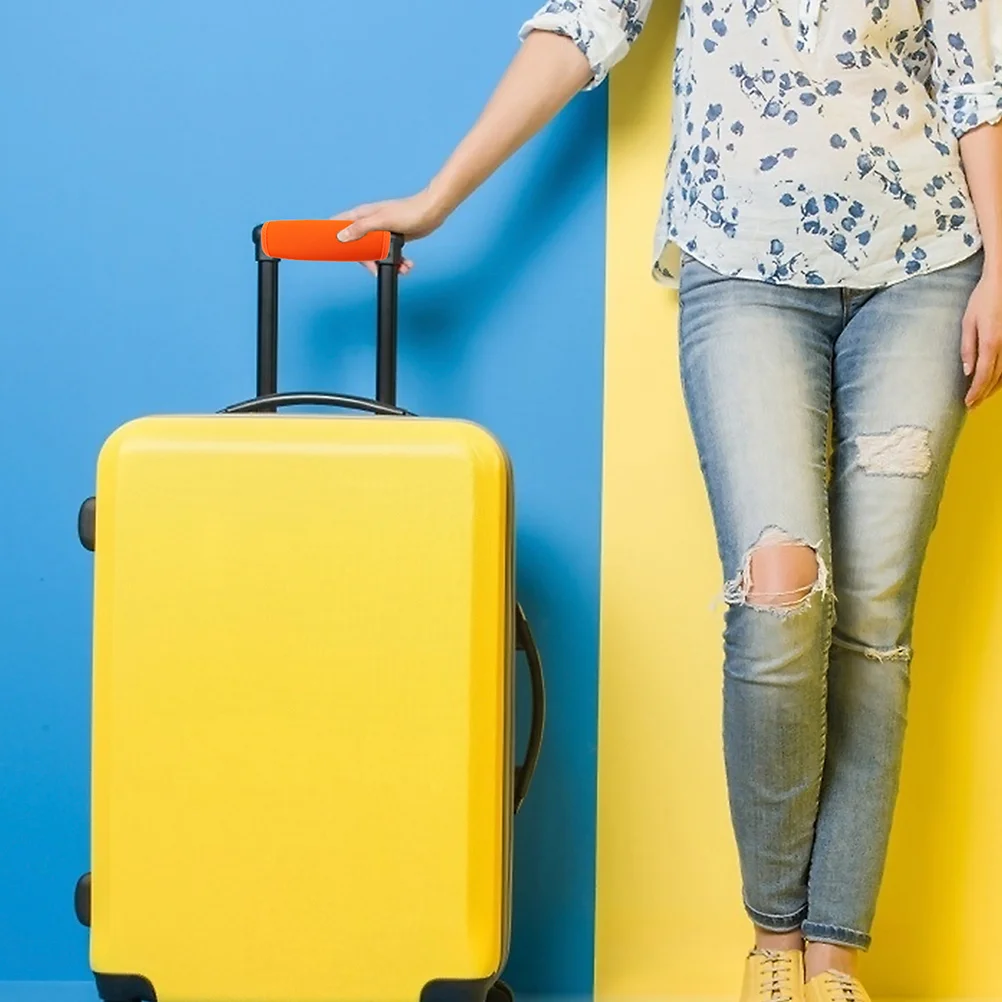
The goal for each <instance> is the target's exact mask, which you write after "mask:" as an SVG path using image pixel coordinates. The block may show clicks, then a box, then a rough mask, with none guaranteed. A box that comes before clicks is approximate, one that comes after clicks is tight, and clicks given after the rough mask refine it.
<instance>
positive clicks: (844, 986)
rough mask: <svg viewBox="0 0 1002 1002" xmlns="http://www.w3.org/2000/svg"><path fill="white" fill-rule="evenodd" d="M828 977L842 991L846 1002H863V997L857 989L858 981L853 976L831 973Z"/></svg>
mask: <svg viewBox="0 0 1002 1002" xmlns="http://www.w3.org/2000/svg"><path fill="white" fill-rule="evenodd" d="M828 976H829V977H830V978H831V980H832V982H833V983H834V984H835V985H836V986H837V987H838V988H839V989H840V990H841V992H842V998H843V999H844V1002H863V997H862V996H861V995H860V993H859V991H858V988H857V984H856V979H855V978H854V977H852V975H850V974H845V973H843V972H842V971H829V972H828Z"/></svg>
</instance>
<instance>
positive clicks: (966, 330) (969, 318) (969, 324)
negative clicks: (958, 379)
mask: <svg viewBox="0 0 1002 1002" xmlns="http://www.w3.org/2000/svg"><path fill="white" fill-rule="evenodd" d="M962 330H963V334H962V337H961V339H960V360H961V361H962V362H963V363H964V375H965V376H969V375H970V374H971V373H972V372H974V365H975V362H977V358H978V325H977V323H976V321H975V319H974V314H973V313H971V312H967V313H966V314H965V315H964V324H963V328H962Z"/></svg>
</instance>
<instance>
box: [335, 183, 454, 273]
mask: <svg viewBox="0 0 1002 1002" xmlns="http://www.w3.org/2000/svg"><path fill="white" fill-rule="evenodd" d="M446 216H448V212H447V211H446V210H444V209H443V208H442V207H441V206H440V205H438V204H436V202H435V199H434V198H433V197H432V195H431V193H430V192H429V191H428V190H427V189H426V190H425V191H421V192H418V194H416V195H411V197H410V198H396V199H393V200H391V201H388V202H373V203H371V204H369V205H357V206H355V208H354V209H349V210H348V211H347V212H339V213H338V214H337V215H336V216H333V217H332V218H333V219H341V220H350V221H351V225H350V226H346V227H345V228H344V229H343V230H342V231H341V232H340V233H339V234H338V239H339V240H359V239H360V238H362V237H364V236H365V235H366V233H371V232H372V231H373V230H390V231H391V232H392V233H400V234H402V235H403V236H404V237H406V238H407V239H408V240H418V239H420V238H421V237H426V236H428V234H429V233H432V232H434V231H435V230H437V229H438V228H439V226H441V225H442V223H443V222H444V221H445V219H446ZM365 266H366V268H368V269H369V271H371V272H372V273H373V274H375V272H376V266H375V264H373V263H372V262H371V261H367V262H366V265H365ZM413 267H414V262H413V261H411V260H410V259H409V258H404V259H403V261H401V263H400V274H401V275H406V274H407V272H409V271H410V270H411V268H413Z"/></svg>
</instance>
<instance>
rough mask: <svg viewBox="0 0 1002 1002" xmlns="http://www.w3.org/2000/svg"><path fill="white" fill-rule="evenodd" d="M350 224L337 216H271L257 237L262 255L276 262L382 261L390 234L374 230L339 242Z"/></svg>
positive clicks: (388, 243) (390, 245)
mask: <svg viewBox="0 0 1002 1002" xmlns="http://www.w3.org/2000/svg"><path fill="white" fill-rule="evenodd" d="M349 225H351V224H350V223H349V222H348V221H347V220H340V219H273V220H270V221H269V222H267V223H262V224H261V227H260V235H259V237H258V238H257V242H258V245H259V247H260V251H261V254H262V255H263V256H264V257H268V258H274V259H275V260H279V261H282V260H284V261H384V260H386V259H387V258H388V257H389V256H390V251H391V248H392V244H393V234H391V233H390V232H389V231H388V230H374V231H373V232H372V233H367V234H366V235H365V236H364V237H361V238H359V239H358V240H348V241H344V242H343V241H341V240H339V239H338V234H339V233H340V232H341V231H342V230H343V229H345V228H346V227H347V226H349Z"/></svg>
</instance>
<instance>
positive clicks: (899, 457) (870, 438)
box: [856, 425, 932, 477]
mask: <svg viewBox="0 0 1002 1002" xmlns="http://www.w3.org/2000/svg"><path fill="white" fill-rule="evenodd" d="M931 440H932V433H931V432H930V431H929V429H928V428H920V427H918V426H917V425H900V426H898V427H897V428H892V429H891V430H890V431H888V432H885V433H883V434H880V435H857V436H856V448H857V450H858V451H859V465H860V467H861V468H862V470H863V472H864V473H868V474H870V475H871V476H877V477H925V476H928V474H929V471H930V470H931V469H932V444H931Z"/></svg>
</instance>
